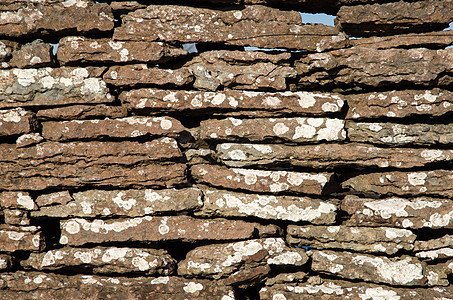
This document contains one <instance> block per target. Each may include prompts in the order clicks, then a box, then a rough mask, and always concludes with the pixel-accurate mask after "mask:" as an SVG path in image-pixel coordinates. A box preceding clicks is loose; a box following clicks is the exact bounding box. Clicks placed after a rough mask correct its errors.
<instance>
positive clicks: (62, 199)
mask: <svg viewBox="0 0 453 300" xmlns="http://www.w3.org/2000/svg"><path fill="white" fill-rule="evenodd" d="M72 200H74V199H73V198H72V196H71V194H69V191H61V192H55V193H50V194H41V195H39V196H38V197H37V198H36V204H37V205H38V207H40V208H41V207H45V206H51V205H65V204H66V203H68V202H69V201H72Z"/></svg>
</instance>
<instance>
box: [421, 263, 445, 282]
mask: <svg viewBox="0 0 453 300" xmlns="http://www.w3.org/2000/svg"><path fill="white" fill-rule="evenodd" d="M426 274H427V275H426V278H427V279H428V282H427V285H429V286H449V285H450V283H449V280H448V272H446V268H445V266H444V265H443V264H439V265H428V266H426Z"/></svg>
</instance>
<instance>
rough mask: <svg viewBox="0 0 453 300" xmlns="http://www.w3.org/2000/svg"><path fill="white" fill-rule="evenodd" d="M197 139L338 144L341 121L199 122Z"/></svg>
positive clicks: (289, 119)
mask: <svg viewBox="0 0 453 300" xmlns="http://www.w3.org/2000/svg"><path fill="white" fill-rule="evenodd" d="M199 137H200V138H201V139H219V140H229V141H237V140H241V139H245V140H247V141H254V142H263V141H275V140H281V141H286V142H297V143H307V142H311V143H313V142H319V141H329V142H330V141H342V140H344V139H345V138H346V131H345V130H344V121H343V120H340V119H327V118H304V117H301V118H272V119H268V118H256V119H237V118H226V119H221V120H207V121H202V122H201V123H200V127H199Z"/></svg>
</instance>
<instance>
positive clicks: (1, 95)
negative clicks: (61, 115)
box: [0, 67, 115, 108]
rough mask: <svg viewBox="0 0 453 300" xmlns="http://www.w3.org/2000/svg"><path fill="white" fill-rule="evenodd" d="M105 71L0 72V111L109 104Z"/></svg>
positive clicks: (99, 69) (48, 70)
mask: <svg viewBox="0 0 453 300" xmlns="http://www.w3.org/2000/svg"><path fill="white" fill-rule="evenodd" d="M104 70H105V69H104V68H94V67H87V68H67V67H63V68H58V69H52V68H41V69H9V70H0V108H5V107H28V106H55V105H63V104H64V105H68V104H96V103H111V102H113V101H114V100H115V99H114V97H112V95H110V94H109V90H108V88H107V86H106V84H105V82H104V81H103V80H102V79H100V78H98V77H99V76H100V75H101V73H102V72H103V71H104Z"/></svg>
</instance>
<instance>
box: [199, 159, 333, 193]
mask: <svg viewBox="0 0 453 300" xmlns="http://www.w3.org/2000/svg"><path fill="white" fill-rule="evenodd" d="M190 170H191V174H192V176H193V178H194V179H195V180H196V181H197V182H200V183H204V184H208V185H211V186H214V187H220V188H226V189H235V190H248V191H253V192H267V193H269V192H272V193H278V192H284V191H285V192H293V193H305V194H315V195H320V194H325V193H328V192H329V189H330V188H331V187H330V185H331V184H332V183H331V182H330V181H331V180H332V177H333V173H302V172H288V171H263V170H250V169H238V168H231V169H228V168H225V167H221V166H215V165H196V166H192V168H191V169H190Z"/></svg>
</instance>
